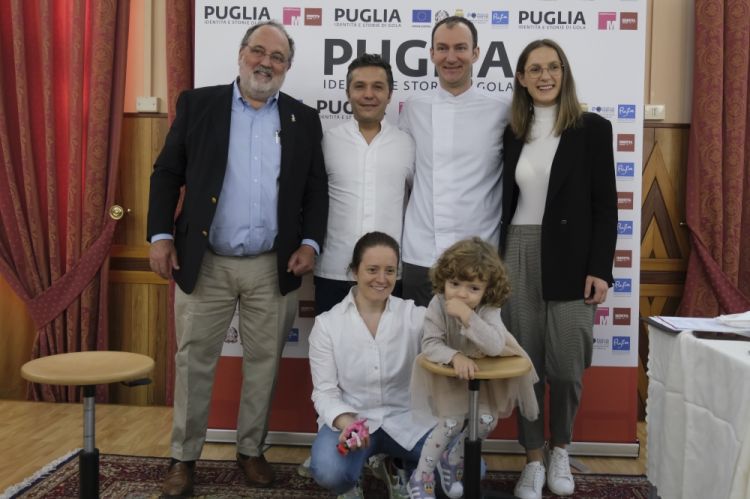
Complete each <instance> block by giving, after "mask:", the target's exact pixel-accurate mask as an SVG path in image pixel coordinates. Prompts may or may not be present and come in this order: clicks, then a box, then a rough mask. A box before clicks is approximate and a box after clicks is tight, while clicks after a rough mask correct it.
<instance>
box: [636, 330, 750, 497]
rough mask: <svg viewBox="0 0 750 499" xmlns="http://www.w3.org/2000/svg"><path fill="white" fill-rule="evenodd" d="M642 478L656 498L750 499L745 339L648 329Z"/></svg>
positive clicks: (749, 355)
mask: <svg viewBox="0 0 750 499" xmlns="http://www.w3.org/2000/svg"><path fill="white" fill-rule="evenodd" d="M648 378H649V386H648V402H647V411H646V422H647V426H648V479H649V481H650V482H651V483H652V484H654V485H655V486H656V488H657V492H658V494H659V496H661V497H662V498H663V499H672V498H675V499H677V498H682V499H692V498H694V499H708V498H710V499H725V498H726V499H750V342H746V341H731V340H708V339H701V338H696V337H695V336H694V335H693V333H692V332H689V331H686V332H682V333H679V334H675V333H672V332H667V331H663V330H661V329H659V328H657V327H654V326H649V357H648Z"/></svg>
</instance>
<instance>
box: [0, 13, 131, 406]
mask: <svg viewBox="0 0 750 499" xmlns="http://www.w3.org/2000/svg"><path fill="white" fill-rule="evenodd" d="M128 15H129V0H120V1H117V0H65V1H57V0H4V1H2V2H0V159H1V160H2V163H0V272H2V274H3V277H5V279H6V280H7V281H8V283H9V284H10V285H11V286H12V287H13V289H14V290H15V291H16V293H18V295H19V296H20V297H21V298H22V299H23V300H24V301H25V302H26V304H27V306H28V310H29V313H30V315H31V318H32V320H33V321H34V323H35V326H36V328H37V329H36V338H35V340H34V346H33V352H32V357H42V356H46V355H51V354H57V353H64V352H75V351H86V350H101V349H106V348H107V299H106V295H107V272H100V269H101V268H102V266H103V265H105V264H106V263H107V255H108V254H109V248H110V245H111V241H112V234H113V231H114V226H115V223H116V222H115V220H114V219H113V218H111V217H110V216H109V214H108V213H109V208H110V205H111V204H112V202H113V196H114V192H115V191H114V187H115V181H116V178H117V175H116V173H117V172H116V168H117V156H118V149H119V142H120V127H121V123H122V111H123V98H124V82H125V79H124V75H125V60H126V59H125V56H126V45H127V29H128ZM104 268H105V269H106V266H105V267H104ZM77 392H78V390H77V389H76V388H74V387H71V388H66V387H57V386H48V385H32V386H31V387H30V394H29V395H30V397H32V398H34V399H41V400H50V401H73V400H76V399H77V398H78V395H77Z"/></svg>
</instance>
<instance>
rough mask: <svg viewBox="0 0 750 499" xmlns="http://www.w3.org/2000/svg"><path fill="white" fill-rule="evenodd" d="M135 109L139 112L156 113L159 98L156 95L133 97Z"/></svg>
mask: <svg viewBox="0 0 750 499" xmlns="http://www.w3.org/2000/svg"><path fill="white" fill-rule="evenodd" d="M135 110H136V111H137V112H139V113H158V112H159V98H158V97H136V98H135Z"/></svg>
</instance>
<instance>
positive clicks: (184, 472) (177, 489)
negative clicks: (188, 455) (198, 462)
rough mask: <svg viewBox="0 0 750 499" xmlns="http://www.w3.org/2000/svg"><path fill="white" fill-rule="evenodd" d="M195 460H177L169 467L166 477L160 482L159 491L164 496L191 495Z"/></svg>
mask: <svg viewBox="0 0 750 499" xmlns="http://www.w3.org/2000/svg"><path fill="white" fill-rule="evenodd" d="M194 473H195V462H183V461H177V462H175V463H173V464H172V465H171V466H170V467H169V471H168V472H167V476H166V478H164V482H163V483H162V484H161V492H162V494H164V496H166V497H183V496H191V495H193V474H194Z"/></svg>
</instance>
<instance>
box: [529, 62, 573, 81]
mask: <svg viewBox="0 0 750 499" xmlns="http://www.w3.org/2000/svg"><path fill="white" fill-rule="evenodd" d="M564 67H565V66H563V65H562V64H560V63H558V62H553V63H550V65H549V66H547V67H546V68H544V67H542V66H540V65H538V64H534V65H533V66H529V67H528V68H526V70H525V71H524V73H525V74H526V76H528V77H529V78H532V79H534V80H536V79H537V78H541V77H542V74H544V70H545V69H546V70H547V73H549V75H550V76H553V77H558V76H560V75H561V74H562V72H563V68H564Z"/></svg>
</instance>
